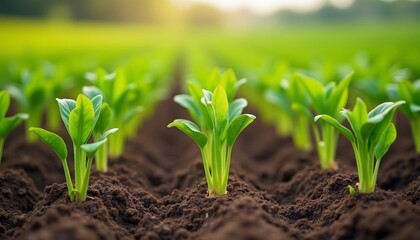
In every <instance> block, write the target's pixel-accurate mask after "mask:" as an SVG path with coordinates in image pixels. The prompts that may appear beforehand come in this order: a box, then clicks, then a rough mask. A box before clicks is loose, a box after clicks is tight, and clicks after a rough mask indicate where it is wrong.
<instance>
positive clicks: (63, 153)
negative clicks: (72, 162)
mask: <svg viewBox="0 0 420 240" xmlns="http://www.w3.org/2000/svg"><path fill="white" fill-rule="evenodd" d="M29 131H30V132H33V133H35V134H36V135H37V136H38V137H39V138H40V139H41V141H43V142H44V143H46V144H47V145H48V146H50V147H51V148H52V149H53V150H54V152H56V153H57V155H58V156H59V157H60V159H61V160H65V159H67V147H66V144H65V142H64V140H63V139H62V138H61V137H60V136H58V135H57V134H55V133H52V132H49V131H47V130H44V129H42V128H34V127H31V128H29Z"/></svg>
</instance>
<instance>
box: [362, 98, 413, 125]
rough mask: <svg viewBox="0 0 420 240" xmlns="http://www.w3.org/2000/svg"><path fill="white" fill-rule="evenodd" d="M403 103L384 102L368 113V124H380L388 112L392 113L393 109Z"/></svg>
mask: <svg viewBox="0 0 420 240" xmlns="http://www.w3.org/2000/svg"><path fill="white" fill-rule="evenodd" d="M404 103H405V101H398V102H395V103H394V102H385V103H382V104H379V105H378V106H377V107H376V108H374V109H373V110H372V111H370V112H369V114H368V119H369V120H368V121H369V122H370V123H377V122H380V121H382V119H383V118H384V117H385V116H386V115H387V114H388V113H389V112H390V111H392V110H393V109H394V108H396V107H398V106H399V105H402V104H404Z"/></svg>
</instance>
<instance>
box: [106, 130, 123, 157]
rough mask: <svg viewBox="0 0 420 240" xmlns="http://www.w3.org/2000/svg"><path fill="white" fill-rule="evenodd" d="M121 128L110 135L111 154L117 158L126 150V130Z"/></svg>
mask: <svg viewBox="0 0 420 240" xmlns="http://www.w3.org/2000/svg"><path fill="white" fill-rule="evenodd" d="M119 129H120V130H119V131H117V132H116V133H114V134H111V135H109V136H108V141H109V156H111V157H113V158H117V157H119V156H121V155H122V152H123V150H124V130H123V129H122V128H119Z"/></svg>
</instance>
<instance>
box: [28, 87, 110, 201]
mask: <svg viewBox="0 0 420 240" xmlns="http://www.w3.org/2000/svg"><path fill="white" fill-rule="evenodd" d="M57 101H58V105H59V109H60V115H61V118H62V120H63V122H64V125H65V127H66V129H67V131H68V133H69V135H70V137H71V140H72V142H73V150H74V176H75V177H74V179H75V181H74V185H73V182H72V178H71V175H70V170H69V167H68V164H67V147H66V144H65V142H64V140H63V139H62V138H61V137H60V136H58V135H57V134H55V133H52V132H49V131H47V130H44V129H42V128H30V129H29V131H31V132H33V133H35V134H36V135H37V136H38V137H39V138H40V139H41V140H42V141H43V142H45V143H46V144H48V145H49V146H50V147H51V148H52V149H53V150H54V151H55V152H56V153H57V155H58V156H59V158H60V159H61V163H62V164H63V168H64V174H65V177H66V183H67V188H68V193H69V196H70V200H71V201H72V202H73V201H77V202H83V201H85V200H86V197H87V189H88V185H89V177H90V169H91V166H92V161H93V158H94V156H95V153H96V151H97V150H98V148H99V147H100V146H101V145H103V144H104V143H105V142H106V141H107V137H108V135H109V134H111V133H114V132H115V131H116V129H111V130H108V131H106V132H104V134H103V135H102V136H101V138H100V139H99V140H98V141H96V142H93V143H88V140H89V138H90V136H91V134H92V132H93V130H94V128H95V126H96V124H97V122H98V119H99V116H100V114H101V105H102V96H100V95H99V96H96V97H94V98H93V99H92V100H90V99H89V98H88V97H86V96H85V95H83V94H79V96H78V97H77V100H76V101H74V100H72V99H57Z"/></svg>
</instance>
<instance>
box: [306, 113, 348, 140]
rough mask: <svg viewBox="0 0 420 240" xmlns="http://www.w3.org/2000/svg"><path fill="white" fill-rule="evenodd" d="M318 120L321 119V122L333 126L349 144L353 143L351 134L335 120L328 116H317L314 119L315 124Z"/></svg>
mask: <svg viewBox="0 0 420 240" xmlns="http://www.w3.org/2000/svg"><path fill="white" fill-rule="evenodd" d="M319 119H322V120H323V121H325V122H327V123H328V124H330V125H331V126H333V127H334V128H335V129H337V130H338V131H339V132H340V133H341V134H343V135H344V137H346V138H347V139H348V140H349V141H350V142H352V143H354V141H355V139H354V136H353V133H352V132H351V131H350V130H349V129H348V128H346V127H344V126H343V125H341V124H340V123H339V122H338V121H337V120H336V119H335V118H333V117H331V116H329V115H317V116H315V118H314V120H315V122H317V121H318V120H319Z"/></svg>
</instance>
